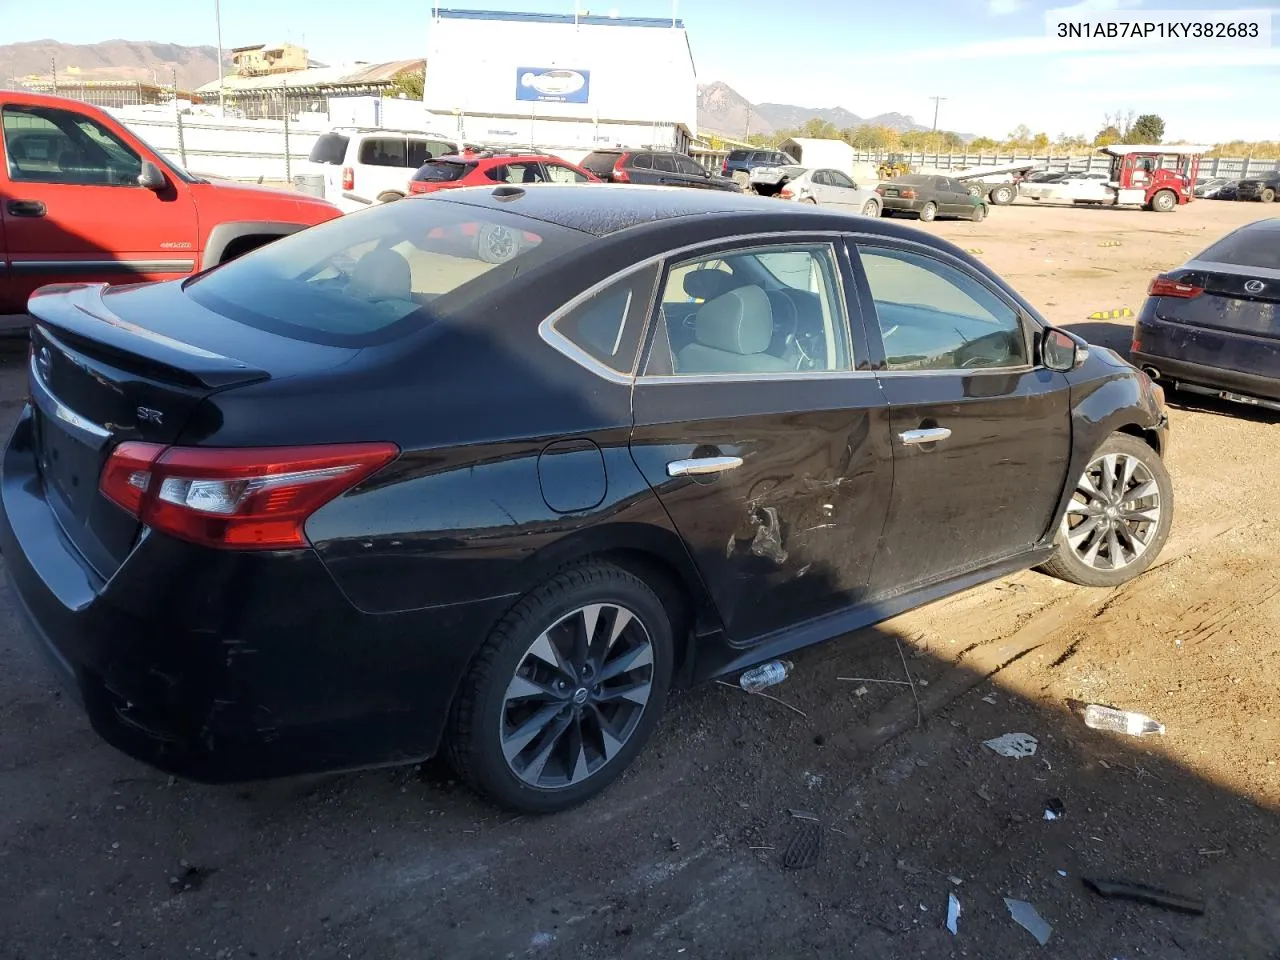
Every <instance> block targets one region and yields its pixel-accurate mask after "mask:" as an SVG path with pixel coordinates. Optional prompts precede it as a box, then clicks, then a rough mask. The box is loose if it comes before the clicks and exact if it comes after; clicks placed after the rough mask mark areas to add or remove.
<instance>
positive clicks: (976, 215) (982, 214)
mask: <svg viewBox="0 0 1280 960" xmlns="http://www.w3.org/2000/svg"><path fill="white" fill-rule="evenodd" d="M971 219H972V220H973V222H974V223H981V222H982V221H983V220H985V219H987V205H986V204H985V203H980V204H978V205H977V206H976V207H974V208H973V217H972V218H971Z"/></svg>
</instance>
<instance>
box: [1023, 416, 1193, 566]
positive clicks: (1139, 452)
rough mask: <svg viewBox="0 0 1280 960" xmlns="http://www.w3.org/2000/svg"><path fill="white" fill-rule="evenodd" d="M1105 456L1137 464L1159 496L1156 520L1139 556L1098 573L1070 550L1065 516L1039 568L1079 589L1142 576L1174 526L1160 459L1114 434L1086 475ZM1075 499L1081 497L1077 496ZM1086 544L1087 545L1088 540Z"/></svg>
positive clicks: (1169, 487)
mask: <svg viewBox="0 0 1280 960" xmlns="http://www.w3.org/2000/svg"><path fill="white" fill-rule="evenodd" d="M1108 455H1119V456H1121V457H1128V458H1132V459H1134V460H1137V461H1138V462H1139V463H1140V464H1141V465H1142V467H1144V468H1145V470H1146V473H1147V474H1149V475H1150V478H1151V481H1152V482H1154V484H1155V486H1156V489H1157V492H1158V494H1159V501H1158V504H1159V516H1158V518H1157V519H1156V520H1155V522H1154V523H1152V524H1151V527H1152V530H1151V532H1150V535H1149V536H1148V539H1147V542H1146V546H1145V548H1144V550H1143V552H1142V553H1141V555H1139V556H1138V557H1137V558H1136V559H1134V560H1133V561H1132V562H1130V563H1128V564H1126V565H1124V566H1122V567H1120V568H1119V569H1099V568H1098V567H1097V566H1092V565H1090V564H1088V563H1086V562H1085V561H1084V560H1083V559H1082V558H1080V557H1079V556H1077V555H1076V550H1075V549H1073V547H1072V546H1071V544H1070V542H1069V540H1068V536H1067V530H1068V528H1069V527H1071V526H1072V525H1071V524H1070V522H1069V517H1070V516H1071V514H1070V513H1068V516H1067V517H1064V518H1063V521H1062V522H1061V523H1060V524H1059V527H1058V533H1057V536H1056V537H1055V538H1054V552H1053V556H1052V557H1051V558H1050V559H1049V560H1048V561H1047V562H1046V563H1045V564H1044V565H1043V566H1041V567H1040V569H1041V570H1042V571H1043V572H1044V573H1047V574H1049V576H1051V577H1057V578H1058V579H1060V580H1066V581H1068V582H1069V583H1075V584H1079V585H1080V586H1082V587H1115V586H1119V585H1120V584H1122V583H1127V582H1128V581H1130V580H1132V579H1133V578H1134V577H1136V576H1138V575H1139V574H1141V573H1143V572H1145V571H1146V570H1147V569H1148V568H1149V567H1150V566H1151V564H1153V563H1154V562H1155V560H1156V558H1157V557H1158V556H1159V555H1160V551H1161V550H1162V549H1163V548H1164V545H1165V542H1166V541H1167V540H1168V539H1169V530H1170V529H1171V527H1172V525H1173V481H1172V480H1170V478H1169V472H1168V471H1167V470H1166V469H1165V466H1164V463H1163V461H1161V459H1160V455H1159V454H1157V453H1156V452H1155V450H1153V449H1152V448H1151V447H1150V446H1148V445H1147V444H1146V443H1144V442H1143V441H1141V440H1139V439H1138V438H1137V437H1131V436H1129V435H1128V434H1126V433H1114V434H1112V435H1111V436H1110V437H1108V438H1107V440H1106V442H1104V443H1103V444H1102V446H1100V447H1099V448H1098V450H1097V451H1096V452H1095V453H1094V454H1093V456H1091V457H1090V458H1089V465H1088V466H1086V472H1087V471H1088V470H1089V469H1090V468H1091V467H1092V466H1093V465H1094V464H1095V463H1097V462H1098V461H1099V460H1100V459H1101V458H1103V457H1105V456H1108ZM1134 489H1136V487H1130V490H1134ZM1077 496H1082V495H1081V494H1077ZM1074 499H1075V498H1074V497H1073V500H1074ZM1126 502H1130V503H1132V502H1136V501H1126ZM1104 522H1105V521H1104ZM1085 542H1086V543H1087V542H1088V540H1086V541H1085Z"/></svg>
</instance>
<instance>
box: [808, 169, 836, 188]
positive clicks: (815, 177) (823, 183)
mask: <svg viewBox="0 0 1280 960" xmlns="http://www.w3.org/2000/svg"><path fill="white" fill-rule="evenodd" d="M809 179H810V180H812V181H813V182H814V183H816V184H817V185H818V186H820V187H827V186H830V185H831V179H830V177H828V176H827V171H825V170H815V171H814V172H813V173H812V174H810V176H809Z"/></svg>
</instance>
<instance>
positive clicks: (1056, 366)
mask: <svg viewBox="0 0 1280 960" xmlns="http://www.w3.org/2000/svg"><path fill="white" fill-rule="evenodd" d="M1088 359H1089V343H1088V341H1086V340H1083V339H1081V338H1080V337H1077V336H1076V335H1075V334H1074V333H1068V332H1067V331H1066V330H1058V329H1056V328H1054V327H1049V328H1048V329H1047V330H1045V332H1044V336H1043V338H1042V339H1041V341H1040V362H1041V363H1042V364H1043V365H1044V366H1045V367H1046V368H1047V369H1049V370H1054V371H1056V372H1058V373H1070V372H1071V371H1072V370H1078V369H1079V368H1080V367H1081V366H1083V364H1084V362H1085V361H1086V360H1088Z"/></svg>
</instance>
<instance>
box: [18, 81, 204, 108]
mask: <svg viewBox="0 0 1280 960" xmlns="http://www.w3.org/2000/svg"><path fill="white" fill-rule="evenodd" d="M15 89H17V90H25V91H27V92H30V93H50V94H54V95H55V96H59V97H68V98H70V99H72V100H80V101H82V102H84V103H89V104H92V105H93V106H95V107H112V108H115V109H120V108H122V107H136V106H144V105H152V104H158V103H171V102H172V101H173V95H174V88H173V86H172V85H165V84H161V83H145V82H143V81H141V80H65V79H60V80H58V81H56V82H55V81H53V80H50V79H45V80H35V79H29V80H23V81H20V82H19V83H18V84H17V85H16V87H15ZM177 93H178V99H179V100H189V101H191V102H193V103H199V102H200V98H199V97H198V96H197V95H196V94H194V93H192V92H191V91H190V90H179V91H178V92H177Z"/></svg>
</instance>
